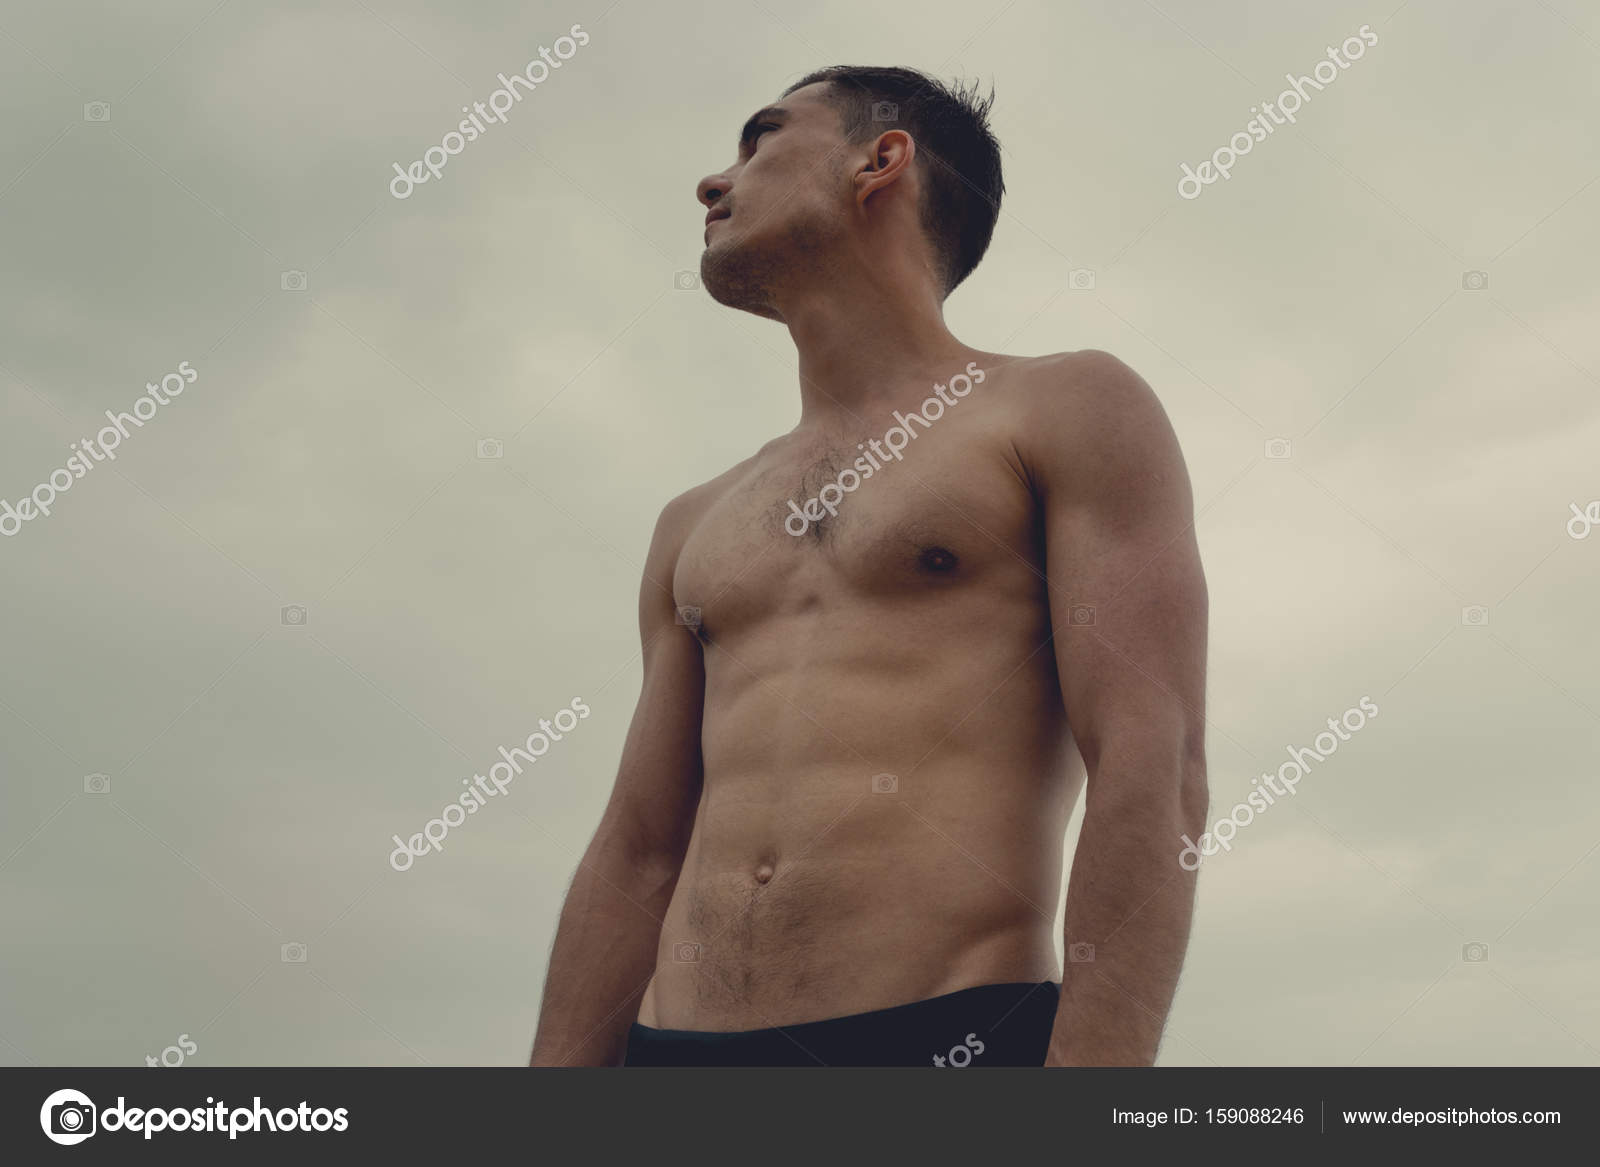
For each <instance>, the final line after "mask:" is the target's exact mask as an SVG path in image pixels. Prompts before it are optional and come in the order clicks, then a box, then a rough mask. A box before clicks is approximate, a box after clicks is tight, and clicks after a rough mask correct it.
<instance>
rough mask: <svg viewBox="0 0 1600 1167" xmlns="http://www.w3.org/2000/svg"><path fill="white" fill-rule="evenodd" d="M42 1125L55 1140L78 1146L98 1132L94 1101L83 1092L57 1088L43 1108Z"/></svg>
mask: <svg viewBox="0 0 1600 1167" xmlns="http://www.w3.org/2000/svg"><path fill="white" fill-rule="evenodd" d="M39 1126H40V1127H41V1128H42V1129H43V1130H44V1134H45V1137H46V1138H47V1139H49V1140H50V1141H51V1142H52V1143H60V1144H61V1145H62V1146H63V1147H71V1146H75V1145H76V1144H78V1143H81V1142H83V1140H84V1139H86V1138H88V1137H89V1136H90V1135H92V1134H94V1131H95V1109H94V1103H93V1102H91V1101H90V1099H89V1096H88V1095H87V1094H84V1093H82V1092H80V1091H77V1090H57V1091H56V1092H55V1093H54V1094H52V1095H50V1097H48V1098H46V1099H45V1100H44V1105H43V1106H41V1107H40V1108H39Z"/></svg>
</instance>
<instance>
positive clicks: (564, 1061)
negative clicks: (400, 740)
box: [529, 492, 705, 1066]
mask: <svg viewBox="0 0 1600 1167" xmlns="http://www.w3.org/2000/svg"><path fill="white" fill-rule="evenodd" d="M691 495H692V492H691ZM690 497H691V496H688V495H686V496H683V497H681V498H678V499H675V500H674V501H673V502H671V503H669V504H668V505H667V507H666V509H665V510H663V511H662V512H661V518H660V519H659V520H658V521H657V523H656V531H655V537H654V538H653V539H652V540H651V543H650V554H649V556H648V558H647V561H646V563H645V570H644V583H643V585H642V586H641V588H640V594H639V635H640V638H641V639H642V641H643V642H644V686H643V688H642V690H641V692H640V694H639V704H638V706H637V708H636V709H635V710H634V714H633V722H632V724H631V725H630V726H629V727H628V737H627V740H626V742H625V743H624V744H623V747H622V761H621V764H620V765H619V767H618V771H617V780H616V785H615V786H614V787H613V788H612V791H611V800H610V802H609V803H608V804H607V806H606V810H605V814H604V816H603V817H602V818H601V820H600V826H599V829H598V830H596V831H595V835H594V839H593V841H592V842H590V844H589V849H588V850H587V851H586V852H585V853H584V856H583V860H582V862H581V864H580V866H579V868H578V873H577V875H576V876H575V877H574V879H573V881H572V888H571V890H570V891H568V892H567V901H566V905H565V906H564V907H563V908H562V911H561V922H560V925H559V926H558V927H557V929H556V941H555V948H554V951H553V952H552V953H551V957H550V971H549V973H548V974H547V975H546V977H545V984H544V1003H543V1006H542V1007H541V1009H540V1011H539V1032H538V1036H537V1037H535V1039H534V1043H533V1056H532V1058H531V1059H530V1062H529V1064H530V1065H534V1066H556V1065H567V1066H573V1065H582V1066H615V1065H618V1064H620V1063H621V1061H622V1055H623V1051H624V1049H625V1048H626V1045H627V1034H628V1026H629V1025H630V1024H631V1023H632V1022H633V1019H634V1017H635V1016H636V1014H637V1012H638V1006H639V998H640V996H641V995H642V991H643V989H644V987H645V984H646V983H647V982H648V981H649V979H650V975H651V972H652V971H653V970H654V968H655V964H656V948H657V944H658V941H659V939H660V935H661V919H662V917H663V916H664V915H665V914H666V910H667V904H668V903H669V902H670V901H671V899H672V890H673V888H674V887H675V886H676V885H677V881H678V871H679V868H680V867H681V865H682V863H683V855H684V851H685V849H686V848H687V846H688V843H689V835H690V832H691V830H692V829H693V826H694V816H695V810H696V808H697V806H698V805H699V801H700V779H701V762H700V715H701V709H702V705H703V700H704V695H705V673H704V662H703V659H702V657H701V655H700V645H699V644H698V643H697V642H696V640H695V638H694V636H693V635H692V634H691V633H690V632H689V630H688V629H687V628H683V627H680V626H677V624H676V619H675V617H676V608H675V607H674V605H673V601H672V594H671V590H670V589H671V584H672V573H673V568H674V566H675V565H676V562H677V558H678V548H679V547H680V546H681V545H682V542H683V538H684V536H685V534H686V533H687V528H688V526H689V525H690V519H691V518H692V515H693V508H692V505H691V504H690V502H689V499H690Z"/></svg>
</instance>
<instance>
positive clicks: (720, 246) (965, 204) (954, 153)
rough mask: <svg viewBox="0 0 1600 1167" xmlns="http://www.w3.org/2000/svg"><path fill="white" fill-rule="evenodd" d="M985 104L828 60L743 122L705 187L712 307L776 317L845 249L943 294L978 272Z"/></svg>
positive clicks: (988, 200) (986, 145)
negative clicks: (916, 275) (888, 261)
mask: <svg viewBox="0 0 1600 1167" xmlns="http://www.w3.org/2000/svg"><path fill="white" fill-rule="evenodd" d="M992 101H993V98H992V96H991V97H989V98H981V97H979V95H978V94H977V92H976V91H973V90H967V89H964V88H962V87H959V86H957V87H950V86H945V85H942V84H940V83H939V82H938V81H935V80H933V79H932V78H930V77H927V76H925V75H923V74H921V73H918V72H916V71H914V70H911V69H898V68H891V69H877V68H868V67H863V66H854V65H837V66H833V67H831V68H828V69H821V70H818V71H817V72H815V73H812V74H810V75H809V76H806V77H803V78H801V79H800V80H799V81H797V82H795V83H794V84H793V85H791V86H790V87H789V88H788V89H786V90H784V93H783V96H782V97H781V98H780V99H779V100H778V101H777V102H776V103H774V104H773V105H770V106H767V107H766V108H764V109H761V110H758V111H757V112H756V113H755V114H754V115H752V116H751V117H750V119H749V120H748V121H747V122H746V123H745V125H744V128H743V130H742V131H741V133H740V138H739V153H738V157H737V159H736V160H735V162H734V164H733V165H732V166H730V167H728V168H727V169H726V170H723V171H720V172H718V173H717V174H713V175H708V176H707V177H705V178H703V179H701V180H700V185H699V190H698V192H697V193H698V196H699V198H700V201H701V202H702V203H704V204H705V205H706V206H707V207H709V208H711V213H710V215H709V216H708V222H707V226H706V250H705V254H704V255H703V256H702V257H701V260H700V271H701V278H702V280H703V282H704V283H705V285H706V289H707V290H708V291H709V292H710V293H711V295H712V296H713V297H714V298H716V299H717V300H718V301H719V302H720V303H723V304H727V305H728V306H729V307H734V308H743V309H745V310H747V311H750V312H755V313H757V314H758V315H762V316H769V317H772V318H774V319H781V316H780V314H779V313H778V311H777V308H776V301H777V298H778V296H779V295H780V294H781V293H782V291H783V290H784V289H785V288H786V287H791V286H795V285H796V284H797V283H800V282H804V281H807V280H808V279H814V278H816V277H819V276H826V275H830V274H839V273H840V272H841V271H842V270H844V269H846V268H847V266H848V260H849V257H850V256H851V255H856V256H861V257H865V258H866V259H867V261H868V262H872V261H873V260H874V259H881V258H882V257H883V256H885V255H886V254H889V253H892V254H893V255H894V256H895V258H901V257H903V256H906V255H911V256H914V257H915V258H916V259H917V260H919V261H920V267H919V268H918V269H917V270H920V271H922V272H925V274H926V279H927V280H928V282H929V283H930V284H931V285H932V287H933V290H934V291H935V293H936V294H937V296H938V298H939V299H943V298H944V297H945V296H947V295H949V293H950V292H951V291H952V290H953V289H954V288H955V287H956V285H957V284H959V283H960V282H961V281H962V280H963V279H965V278H966V277H967V275H968V274H969V273H970V272H971V271H972V269H973V268H974V267H976V266H977V264H978V260H980V259H981V258H982V257H983V253H984V251H985V250H986V249H987V248H988V246H989V240H990V237H991V236H992V235H993V234H994V224H995V220H996V218H997V217H998V216H999V213H1000V199H1001V196H1002V195H1003V194H1004V191H1005V183H1004V182H1003V181H1002V179H1001V175H1000V145H999V143H998V142H997V141H996V140H995V138H994V135H993V134H992V133H991V132H990V130H989V125H988V113H989V107H990V104H991V103H992Z"/></svg>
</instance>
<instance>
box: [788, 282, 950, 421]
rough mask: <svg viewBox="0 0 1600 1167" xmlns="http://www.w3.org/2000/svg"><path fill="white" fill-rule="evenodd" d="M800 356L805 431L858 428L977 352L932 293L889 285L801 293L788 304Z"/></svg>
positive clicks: (928, 388) (923, 392)
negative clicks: (961, 336) (958, 333)
mask: <svg viewBox="0 0 1600 1167" xmlns="http://www.w3.org/2000/svg"><path fill="white" fill-rule="evenodd" d="M780 307H781V310H782V314H783V320H784V322H785V323H786V324H787V325H788V326H789V334H790V336H791V337H793V339H794V344H795V348H796V349H797V350H798V351H799V354H800V426H801V428H808V427H812V426H820V427H830V426H832V425H834V424H843V425H845V426H847V427H849V428H855V426H857V425H859V424H860V423H861V422H862V421H865V420H868V419H872V418H878V417H879V416H880V415H881V414H883V413H886V412H888V411H890V410H892V409H894V408H895V407H896V406H897V405H899V404H901V403H903V402H905V401H906V400H907V399H908V397H909V396H910V395H911V394H912V393H914V394H915V396H916V399H917V400H919V401H920V400H921V399H922V398H923V397H925V396H927V395H928V393H930V392H932V386H933V383H934V382H935V381H943V380H944V379H945V378H947V377H949V376H950V375H951V374H952V373H957V372H960V371H961V369H962V367H963V365H964V364H965V362H966V361H967V360H968V358H969V354H970V353H971V352H972V351H973V350H971V349H968V348H967V346H966V345H964V344H962V343H961V342H960V341H959V340H957V339H956V338H955V336H954V335H952V334H951V332H950V330H949V329H948V328H947V327H945V323H944V312H943V306H942V305H941V303H940V302H939V301H938V300H937V299H936V298H935V296H934V294H933V293H932V291H931V289H927V288H926V287H925V286H917V287H915V288H914V289H913V290H908V288H907V285H905V284H896V283H891V282H886V281H883V280H877V281H874V280H870V279H866V280H861V281H859V282H854V283H850V284H848V285H846V284H845V283H844V281H835V282H833V283H832V284H831V286H825V287H817V288H813V289H806V290H801V291H797V292H795V293H793V294H792V295H790V296H787V297H785V298H784V300H783V302H782V304H781V305H780Z"/></svg>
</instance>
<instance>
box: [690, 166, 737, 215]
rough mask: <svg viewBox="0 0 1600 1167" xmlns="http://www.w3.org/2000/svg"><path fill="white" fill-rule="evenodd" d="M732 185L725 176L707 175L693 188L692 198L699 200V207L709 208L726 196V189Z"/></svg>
mask: <svg viewBox="0 0 1600 1167" xmlns="http://www.w3.org/2000/svg"><path fill="white" fill-rule="evenodd" d="M732 185H733V184H732V183H730V182H729V181H728V176H727V175H725V174H708V175H706V176H705V177H704V178H702V179H701V180H700V183H699V185H698V186H696V187H695V188H694V197H695V198H697V199H699V200H700V202H701V205H703V206H705V207H708V208H709V207H711V206H714V205H715V204H716V201H717V200H718V199H720V198H721V197H722V196H723V195H725V194H727V193H728V188H729V187H730V186H732Z"/></svg>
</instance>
